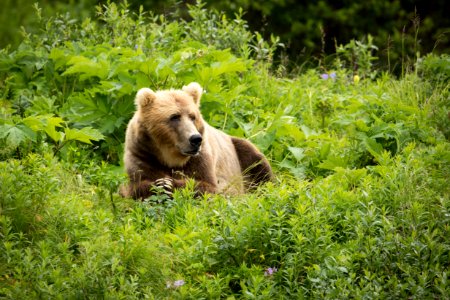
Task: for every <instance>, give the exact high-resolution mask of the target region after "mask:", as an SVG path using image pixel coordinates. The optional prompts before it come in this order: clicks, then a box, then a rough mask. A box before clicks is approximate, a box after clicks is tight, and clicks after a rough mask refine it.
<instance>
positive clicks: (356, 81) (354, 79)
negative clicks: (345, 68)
mask: <svg viewBox="0 0 450 300" xmlns="http://www.w3.org/2000/svg"><path fill="white" fill-rule="evenodd" d="M359 79H360V78H359V76H358V75H355V76H353V82H354V83H358V82H359Z"/></svg>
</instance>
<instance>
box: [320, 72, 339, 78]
mask: <svg viewBox="0 0 450 300" xmlns="http://www.w3.org/2000/svg"><path fill="white" fill-rule="evenodd" d="M320 78H322V79H324V80H327V79H330V78H331V79H336V72H331V73H330V74H327V73H323V74H321V75H320Z"/></svg>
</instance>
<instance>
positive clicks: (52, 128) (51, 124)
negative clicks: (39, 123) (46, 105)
mask: <svg viewBox="0 0 450 300" xmlns="http://www.w3.org/2000/svg"><path fill="white" fill-rule="evenodd" d="M63 122H64V120H63V119H61V118H59V117H51V118H48V119H47V125H46V126H45V128H44V130H45V133H47V135H48V136H49V137H50V138H51V139H52V140H54V141H55V142H58V141H61V140H62V138H63V133H62V132H59V131H56V127H61V123H63Z"/></svg>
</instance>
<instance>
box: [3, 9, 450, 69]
mask: <svg viewBox="0 0 450 300" xmlns="http://www.w3.org/2000/svg"><path fill="white" fill-rule="evenodd" d="M2 2H4V3H3V5H2V12H1V13H0V23H1V24H2V25H8V26H1V29H0V46H1V47H4V46H5V45H8V44H11V45H12V46H13V47H14V46H17V44H18V42H19V41H20V39H21V36H20V26H24V27H25V28H26V30H27V31H30V30H33V25H34V24H35V22H36V17H35V16H34V13H33V10H32V9H31V6H32V2H30V1H28V0H17V1H12V0H4V1H2ZM103 2H104V1H98V0H81V1H73V0H70V1H61V0H59V1H55V0H39V1H38V3H39V5H40V6H41V7H42V13H43V15H50V14H52V13H54V12H55V11H60V12H66V11H67V12H70V14H71V15H72V16H73V17H74V18H79V19H80V18H81V19H83V18H86V17H88V15H89V13H92V11H94V10H93V9H92V7H93V6H94V5H96V4H98V3H103ZM204 2H205V4H206V8H212V9H217V10H220V11H225V12H227V14H229V15H230V17H233V15H234V14H235V13H236V12H237V11H238V10H239V8H243V10H244V12H245V13H244V19H245V20H246V21H247V22H248V26H249V29H251V30H252V31H259V32H261V34H262V35H263V37H264V38H265V39H266V40H269V39H270V35H272V34H273V35H276V36H279V37H280V38H281V40H280V41H281V42H282V43H283V44H284V46H285V47H284V48H282V49H280V50H279V53H278V55H277V57H276V60H278V61H280V62H281V60H283V61H284V62H285V61H287V60H286V58H287V57H288V58H289V60H290V64H291V66H292V65H299V64H302V63H305V62H307V63H310V64H312V65H317V64H318V63H322V62H323V61H324V60H326V58H328V57H330V55H331V54H333V53H335V52H336V46H338V45H341V44H346V43H348V42H349V41H350V40H351V39H358V40H363V41H364V40H366V39H367V35H368V34H370V35H372V36H373V37H374V45H375V46H377V48H378V53H377V56H378V57H379V60H378V62H377V64H378V66H379V67H382V68H384V69H388V70H389V71H393V72H397V73H398V72H400V70H401V61H402V60H410V61H415V59H416V56H417V53H422V54H423V53H429V52H435V53H438V54H439V53H446V52H447V53H448V50H449V49H450V39H449V32H450V19H449V18H448V15H446V14H447V12H448V11H449V5H448V3H447V1H446V0H434V1H432V2H433V4H432V5H431V4H430V1H426V0H418V1H413V0H394V1H387V0H383V1H378V0H369V1H351V0H340V1H331V0H327V1H295V0H269V1H250V0H219V1H212V0H206V1H204ZM128 3H129V4H130V6H131V8H132V9H133V10H134V11H137V9H138V8H139V6H140V5H142V6H143V7H144V9H145V10H149V11H153V12H154V13H155V14H160V13H163V14H165V15H166V16H168V17H172V18H180V17H184V18H186V17H188V15H187V13H186V5H187V4H193V3H194V1H182V2H176V1H175V0H169V1H166V0H164V1H162V0H144V1H138V0H129V1H128Z"/></svg>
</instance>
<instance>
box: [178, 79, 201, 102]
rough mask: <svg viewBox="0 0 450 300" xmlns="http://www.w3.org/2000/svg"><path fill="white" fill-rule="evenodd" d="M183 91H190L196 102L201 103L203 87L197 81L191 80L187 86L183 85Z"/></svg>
mask: <svg viewBox="0 0 450 300" xmlns="http://www.w3.org/2000/svg"><path fill="white" fill-rule="evenodd" d="M183 91H185V92H186V93H188V94H189V95H191V96H192V98H194V102H195V104H197V105H198V104H200V98H201V97H202V93H203V89H202V87H201V86H200V84H198V83H197V82H191V83H189V84H188V85H186V86H183Z"/></svg>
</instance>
